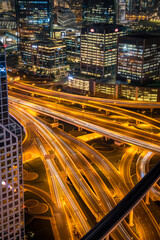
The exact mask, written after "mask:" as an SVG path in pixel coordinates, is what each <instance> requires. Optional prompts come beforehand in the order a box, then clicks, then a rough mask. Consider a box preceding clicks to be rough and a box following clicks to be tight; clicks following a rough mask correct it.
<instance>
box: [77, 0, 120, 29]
mask: <svg viewBox="0 0 160 240" xmlns="http://www.w3.org/2000/svg"><path fill="white" fill-rule="evenodd" d="M115 2H116V1H115V0H101V1H99V0H83V3H82V25H89V24H94V23H115V22H116V13H115V12H116V11H115V7H116V6H115V5H116V4H115Z"/></svg>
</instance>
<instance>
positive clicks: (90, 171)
mask: <svg viewBox="0 0 160 240" xmlns="http://www.w3.org/2000/svg"><path fill="white" fill-rule="evenodd" d="M22 85H23V86H22ZM22 85H21V84H19V86H18V84H14V89H16V91H17V89H18V91H19V93H17V92H14V91H12V92H11V91H10V92H9V93H10V94H12V97H10V103H11V106H12V108H13V114H14V111H15V110H14V108H17V109H19V110H18V111H19V112H21V116H23V117H24V118H25V117H26V118H28V121H32V122H33V123H34V128H33V129H34V134H35V135H36V141H37V145H38V147H39V151H40V152H41V156H43V157H42V158H43V159H44V162H45V164H46V166H47V168H48V169H49V170H48V176H51V179H50V180H49V179H48V181H49V182H50V185H51V187H50V189H51V198H53V199H54V202H55V204H56V207H57V209H58V212H57V214H56V216H55V214H53V217H54V218H55V219H56V221H57V232H58V234H57V236H59V239H72V238H73V239H74V235H73V232H72V227H73V225H74V222H77V223H78V226H76V228H77V231H78V232H79V234H80V236H83V235H84V234H85V233H86V232H87V231H88V230H89V229H90V228H91V225H92V224H91V220H89V219H87V217H88V215H86V212H85V211H84V209H83V207H82V206H80V205H79V203H78V202H77V200H76V199H75V196H74V194H73V193H72V192H71V190H70V189H69V187H68V185H67V181H66V178H67V177H68V178H69V180H70V181H71V183H72V184H73V186H74V188H75V189H76V191H77V192H78V195H79V197H80V198H81V199H83V201H84V204H85V205H86V206H87V208H88V209H89V210H90V212H92V214H93V216H94V217H95V219H96V221H99V220H100V219H101V218H103V217H104V215H105V214H106V213H107V212H109V211H110V210H111V209H112V208H113V207H114V206H115V205H116V202H115V199H114V197H113V196H112V194H111V192H110V190H109V189H108V187H107V185H105V184H104V182H103V180H102V179H101V176H100V175H99V174H98V172H96V170H95V169H94V168H93V166H92V164H91V163H92V162H93V163H94V164H96V165H97V167H98V168H99V169H100V170H101V171H102V172H103V174H104V175H105V176H106V177H107V178H108V181H109V182H110V184H111V185H112V187H113V189H114V191H115V193H116V194H117V196H118V198H119V200H120V199H122V198H123V197H124V196H125V195H126V194H127V193H128V192H129V190H131V188H132V187H133V184H132V180H131V178H130V170H129V166H130V164H129V162H131V161H132V159H133V157H134V153H133V151H134V150H133V151H132V153H131V154H130V153H129V154H128V155H127V153H126V155H125V156H124V157H123V159H122V161H121V165H120V174H121V175H122V177H123V178H122V177H121V175H120V174H119V172H118V171H117V170H116V169H115V168H114V167H113V165H112V164H111V163H110V162H109V161H108V160H107V159H106V158H104V156H102V155H101V154H100V153H99V152H98V151H96V150H95V149H93V148H92V147H90V146H89V145H87V144H86V143H84V142H83V141H81V140H80V139H76V138H73V137H72V136H70V135H68V134H66V133H65V132H62V131H60V130H58V129H55V130H51V129H50V127H48V126H47V124H46V123H44V122H42V121H40V120H39V119H37V117H35V116H36V114H35V112H37V113H41V114H44V115H46V116H51V117H53V118H56V119H60V120H62V121H64V122H67V123H70V124H72V125H75V126H78V127H81V128H84V129H87V130H90V131H93V132H97V133H99V134H101V135H103V136H106V137H109V138H113V139H116V140H118V141H123V142H126V143H130V144H134V145H136V146H139V147H141V148H146V149H149V150H152V151H153V152H160V146H159V143H160V137H159V136H158V135H156V134H153V133H152V134H151V133H149V132H145V131H142V130H138V129H136V128H133V127H129V126H125V125H123V124H118V123H116V122H113V121H111V120H109V119H108V118H107V117H105V116H104V115H102V114H99V115H98V114H97V113H96V112H95V113H94V112H92V111H91V110H89V108H88V109H87V110H85V111H84V110H83V111H81V110H80V109H79V108H77V107H76V105H75V106H72V107H71V106H69V105H68V104H65V101H66V102H74V103H78V102H79V104H80V105H85V106H88V107H92V108H95V109H99V110H100V109H103V110H105V111H108V112H115V113H116V114H119V115H121V116H124V115H125V116H128V117H129V118H132V119H134V120H138V121H142V122H145V123H147V124H148V125H149V126H154V127H155V128H156V129H158V130H159V129H160V123H159V122H158V121H157V120H154V119H152V118H149V117H146V116H143V115H141V114H137V113H134V112H132V111H128V110H125V109H121V108H118V107H116V106H114V102H115V101H114V102H112V101H111V102H107V101H103V100H101V99H98V100H97V99H96V98H90V97H84V96H78V95H73V96H72V95H71V94H66V93H59V92H54V91H53V92H51V91H49V90H44V89H40V88H36V87H33V86H29V85H25V84H22ZM12 87H13V86H12ZM20 88H23V91H24V93H26V92H27V95H25V100H24V95H23V94H21V93H20ZM31 94H32V95H34V96H36V95H38V96H43V98H37V97H34V96H32V97H31V96H30V95H31ZM17 97H18V99H17ZM53 99H58V101H59V102H60V101H62V100H63V101H64V103H63V104H57V103H55V102H54V101H53ZM108 103H111V104H112V103H113V106H111V105H108ZM123 103H124V102H123ZM13 106H14V107H13ZM152 107H153V106H152ZM28 111H30V113H29V112H28ZM34 111H35V112H34ZM33 112H34V114H32V113H33ZM97 115H98V116H97ZM33 129H32V130H33ZM30 134H31V135H32V134H33V133H30V132H27V135H28V136H30ZM26 138H27V137H26ZM43 142H45V144H43ZM31 143H32V140H29V141H25V142H24V147H25V148H26V149H27V148H28V146H29V145H30V144H31ZM46 145H48V146H49V148H50V149H52V151H54V152H55V154H56V157H57V158H58V161H59V164H60V165H61V167H62V169H63V171H62V172H60V169H59V167H58V166H57V165H56V164H55V162H54V161H53V159H52V158H50V157H49V152H48V148H46ZM134 148H135V151H136V147H134ZM86 157H87V158H89V159H90V161H91V163H90V162H88V160H87V158H86ZM127 164H128V168H126V166H127ZM124 169H125V170H126V171H124ZM134 215H135V217H134V222H135V226H136V229H137V232H136V233H134V232H133V231H132V229H131V228H130V227H129V225H128V224H127V223H126V222H125V221H123V222H122V224H120V225H119V226H118V228H116V230H115V231H114V232H112V238H113V239H118V240H120V239H139V238H140V239H146V240H148V239H155V240H156V239H157V240H158V239H159V229H158V227H157V223H156V221H155V220H154V217H153V216H152V215H151V214H150V212H149V210H146V205H145V203H141V204H139V205H138V206H137V207H136V208H135V210H134ZM142 215H143V216H145V219H143V216H142ZM63 218H64V219H63ZM63 220H64V221H63ZM63 223H64V224H65V227H66V232H67V234H66V236H64V232H63V233H62V228H63ZM74 227H75V226H74Z"/></svg>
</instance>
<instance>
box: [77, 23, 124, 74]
mask: <svg viewBox="0 0 160 240" xmlns="http://www.w3.org/2000/svg"><path fill="white" fill-rule="evenodd" d="M124 34H125V27H123V26H121V25H112V24H96V25H91V26H86V27H83V28H82V33H81V66H80V67H81V73H83V74H88V75H92V76H95V77H104V78H106V77H108V76H111V75H115V73H116V61H117V39H118V36H123V35H124Z"/></svg>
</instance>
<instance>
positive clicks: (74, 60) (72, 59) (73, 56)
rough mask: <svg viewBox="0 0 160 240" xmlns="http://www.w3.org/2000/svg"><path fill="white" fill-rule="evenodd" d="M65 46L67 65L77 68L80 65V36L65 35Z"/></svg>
mask: <svg viewBox="0 0 160 240" xmlns="http://www.w3.org/2000/svg"><path fill="white" fill-rule="evenodd" d="M64 41H65V44H66V54H67V61H68V63H70V65H71V64H73V66H74V67H75V65H76V66H77V67H78V68H79V64H80V41H81V37H80V34H78V35H76V34H75V33H71V34H69V33H68V34H67V36H66V37H65V39H64Z"/></svg>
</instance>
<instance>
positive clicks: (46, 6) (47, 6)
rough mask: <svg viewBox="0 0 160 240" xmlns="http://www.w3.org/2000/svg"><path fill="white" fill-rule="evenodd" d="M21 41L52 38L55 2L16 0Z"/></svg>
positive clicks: (51, 0) (49, 0)
mask: <svg viewBox="0 0 160 240" xmlns="http://www.w3.org/2000/svg"><path fill="white" fill-rule="evenodd" d="M16 16H17V26H18V33H19V37H20V41H25V40H37V39H42V38H46V37H51V36H52V28H53V18H52V17H53V0H45V1H44V0H38V1H35V0H30V1H28V0H16Z"/></svg>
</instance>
